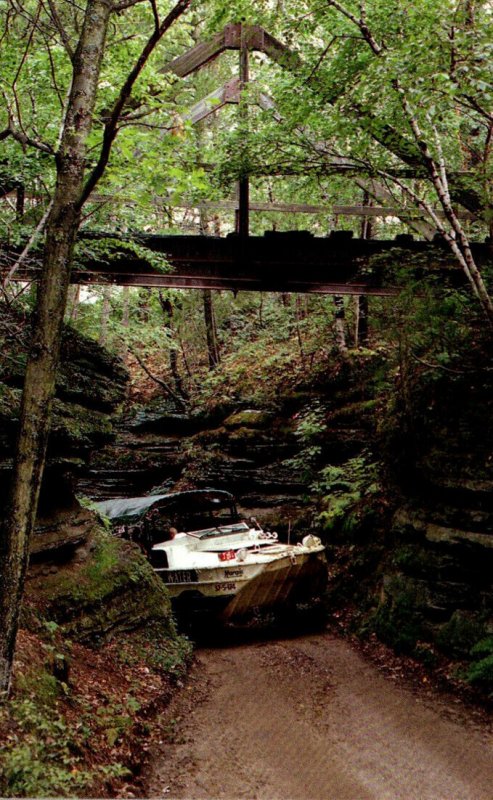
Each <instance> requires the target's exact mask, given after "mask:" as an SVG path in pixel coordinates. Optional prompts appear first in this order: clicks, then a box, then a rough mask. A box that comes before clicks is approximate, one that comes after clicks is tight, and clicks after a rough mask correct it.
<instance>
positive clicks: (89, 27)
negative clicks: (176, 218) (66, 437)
mask: <svg viewBox="0 0 493 800" xmlns="http://www.w3.org/2000/svg"><path fill="white" fill-rule="evenodd" d="M110 12H111V4H110V0H88V3H87V7H86V12H85V17H84V24H83V28H82V32H81V35H80V39H79V44H78V47H77V51H76V53H75V58H74V64H73V77H72V86H71V90H70V96H69V101H68V105H67V114H66V117H65V120H64V125H63V131H62V136H61V142H60V150H59V152H58V154H57V182H56V187H55V193H54V198H53V206H52V208H51V212H50V215H49V218H48V222H47V227H46V243H45V249H44V258H43V272H42V276H41V281H40V285H39V289H38V303H37V310H36V317H35V320H34V328H33V333H32V339H31V342H32V343H31V349H30V353H29V357H28V363H27V368H26V377H25V382H24V391H23V395H22V404H21V414H20V424H19V438H18V447H17V454H16V460H15V465H14V474H13V480H12V488H11V500H10V508H9V515H8V518H7V521H6V523H5V527H4V531H3V536H2V539H1V549H0V574H1V576H2V582H1V584H0V693H7V692H8V690H9V685H10V676H11V669H12V660H13V654H14V648H15V639H16V635H17V628H18V621H19V611H20V605H21V600H22V591H23V586H24V578H25V573H26V569H27V565H28V558H29V541H30V536H31V532H32V529H33V526H34V520H35V516H36V509H37V503H38V498H39V490H40V486H41V479H42V475H43V468H44V464H45V457H46V445H47V440H48V433H49V425H50V415H51V404H52V399H53V394H54V390H55V378H56V369H57V365H58V360H59V352H60V341H61V333H62V326H63V315H64V312H65V305H66V301H67V293H68V286H69V279H70V264H71V261H72V253H73V247H74V242H75V238H76V235H77V231H78V227H79V213H80V212H79V205H80V202H79V201H80V197H81V194H82V189H83V178H84V164H85V158H86V141H87V137H88V135H89V132H90V128H91V121H92V115H93V110H94V102H95V98H96V92H97V85H98V79H99V73H100V68H101V59H102V55H103V51H104V43H105V38H106V31H107V28H108V21H109V17H110Z"/></svg>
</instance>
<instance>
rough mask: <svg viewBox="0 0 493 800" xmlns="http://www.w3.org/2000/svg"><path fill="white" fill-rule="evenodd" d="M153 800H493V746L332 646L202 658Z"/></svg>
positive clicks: (171, 731)
mask: <svg viewBox="0 0 493 800" xmlns="http://www.w3.org/2000/svg"><path fill="white" fill-rule="evenodd" d="M164 724H165V726H166V731H167V735H166V737H165V738H166V740H167V741H163V744H162V750H161V752H160V753H156V754H155V756H154V764H155V768H154V771H153V773H152V774H151V775H150V778H149V783H148V786H147V789H146V794H147V796H148V797H158V796H159V797H163V796H166V797H170V798H187V799H190V800H191V799H192V798H207V799H208V800H212V798H227V800H233V798H256V799H261V800H277V798H279V800H281V798H282V800H287V798H292V799H293V800H294V798H300V799H302V800H315V798H317V799H318V798H320V800H492V798H493V735H492V733H491V730H488V729H487V728H486V727H485V726H484V725H480V724H479V723H475V722H474V721H473V720H472V719H471V718H469V717H468V716H467V715H466V712H464V711H457V710H455V711H454V710H450V709H448V708H447V707H446V706H445V705H444V704H443V703H441V702H439V701H437V700H433V699H430V698H427V697H424V698H423V697H416V696H415V695H414V693H413V692H411V691H410V690H408V689H405V688H402V687H401V686H399V685H397V684H396V683H394V682H393V681H392V680H391V679H390V678H387V677H384V676H383V675H381V674H380V673H379V672H378V670H377V669H376V668H375V667H374V666H373V665H371V664H369V663H368V662H367V661H365V660H364V659H363V657H362V656H361V655H360V654H359V653H358V652H356V651H355V650H354V649H352V647H351V646H350V645H349V644H347V643H346V642H344V641H341V640H339V639H337V638H335V637H333V636H331V635H330V634H321V635H312V636H306V637H302V638H298V639H286V640H281V641H269V642H260V643H254V644H243V645H240V646H236V647H229V648H222V649H205V650H201V651H200V652H199V655H198V664H197V667H196V668H195V670H194V671H193V674H192V678H191V681H190V682H189V684H188V685H187V686H186V687H185V688H184V689H183V691H182V692H181V693H180V695H179V696H178V697H177V698H176V699H175V701H174V703H173V706H172V708H171V709H170V710H169V713H168V714H167V717H166V721H165V723H164Z"/></svg>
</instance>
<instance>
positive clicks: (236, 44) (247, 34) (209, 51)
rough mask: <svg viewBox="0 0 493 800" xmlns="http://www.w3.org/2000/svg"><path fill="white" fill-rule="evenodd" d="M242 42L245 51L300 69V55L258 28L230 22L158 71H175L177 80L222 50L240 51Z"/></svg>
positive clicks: (258, 26) (195, 69)
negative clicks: (257, 53) (262, 54)
mask: <svg viewBox="0 0 493 800" xmlns="http://www.w3.org/2000/svg"><path fill="white" fill-rule="evenodd" d="M242 42H243V43H244V44H245V47H246V48H247V49H248V50H257V51H259V52H262V53H266V55H268V56H270V58H272V60H273V61H276V62H277V63H278V64H281V65H283V66H287V67H290V68H292V69H294V68H295V67H299V66H300V64H301V60H300V58H299V56H298V55H297V54H296V53H294V52H293V51H291V50H290V49H289V48H288V47H286V45H284V44H282V42H280V41H279V40H278V39H276V38H275V37H274V36H271V35H270V33H267V31H265V30H264V29H263V28H261V27H260V25H244V24H242V23H241V22H238V23H230V24H229V25H226V27H225V28H224V29H223V30H222V31H221V32H220V33H216V35H215V36H213V37H212V39H210V40H209V41H208V42H200V43H199V44H196V45H195V47H192V48H191V49H190V50H187V52H186V53H183V55H181V56H178V57H177V58H175V59H173V61H170V62H169V63H168V64H166V65H165V66H164V67H163V68H162V70H161V72H164V73H166V72H174V74H175V75H178V77H180V78H185V77H186V76H187V75H191V74H192V73H193V72H196V71H197V70H198V69H201V67H204V66H205V65H206V64H209V62H211V61H213V60H214V59H216V58H217V57H218V56H219V55H220V54H221V53H223V52H224V51H225V50H240V48H241V46H242Z"/></svg>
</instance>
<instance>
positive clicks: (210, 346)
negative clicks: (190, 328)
mask: <svg viewBox="0 0 493 800" xmlns="http://www.w3.org/2000/svg"><path fill="white" fill-rule="evenodd" d="M203 297H204V320H205V331H206V336H207V352H208V355H209V369H214V368H215V367H217V366H218V364H220V362H221V357H220V355H219V344H218V341H217V331H216V317H215V314H214V305H213V301H212V290H211V289H204V290H203Z"/></svg>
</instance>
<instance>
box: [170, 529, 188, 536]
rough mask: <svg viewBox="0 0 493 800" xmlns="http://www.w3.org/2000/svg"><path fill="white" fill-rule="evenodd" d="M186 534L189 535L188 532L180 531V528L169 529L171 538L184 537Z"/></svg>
mask: <svg viewBox="0 0 493 800" xmlns="http://www.w3.org/2000/svg"><path fill="white" fill-rule="evenodd" d="M186 535H187V534H186V533H178V530H177V529H176V528H170V529H169V538H170V539H182V538H183V537H184V536H186Z"/></svg>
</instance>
